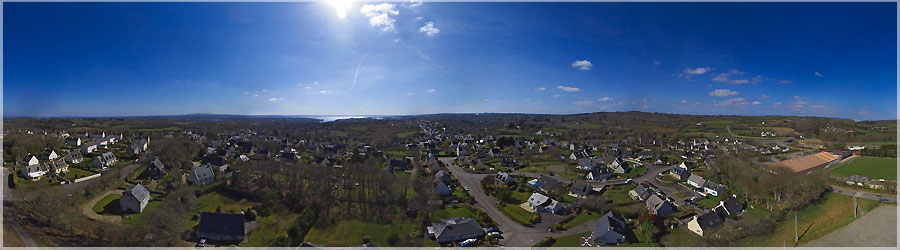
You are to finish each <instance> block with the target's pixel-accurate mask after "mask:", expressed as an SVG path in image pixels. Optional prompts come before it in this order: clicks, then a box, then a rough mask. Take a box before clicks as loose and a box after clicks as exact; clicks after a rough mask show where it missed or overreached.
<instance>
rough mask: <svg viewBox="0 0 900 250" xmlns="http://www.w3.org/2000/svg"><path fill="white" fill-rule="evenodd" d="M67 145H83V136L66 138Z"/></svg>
mask: <svg viewBox="0 0 900 250" xmlns="http://www.w3.org/2000/svg"><path fill="white" fill-rule="evenodd" d="M66 145H69V146H73V147H79V146H81V138H78V137H72V138H66Z"/></svg>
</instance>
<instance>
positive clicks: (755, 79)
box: [751, 75, 763, 83]
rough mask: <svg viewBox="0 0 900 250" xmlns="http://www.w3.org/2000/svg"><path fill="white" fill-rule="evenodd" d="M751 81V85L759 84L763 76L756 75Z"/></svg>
mask: <svg viewBox="0 0 900 250" xmlns="http://www.w3.org/2000/svg"><path fill="white" fill-rule="evenodd" d="M751 79H752V81H753V83H759V82H762V80H763V76H762V75H756V76H754V77H753V78H751Z"/></svg>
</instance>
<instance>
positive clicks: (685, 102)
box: [679, 100, 688, 104]
mask: <svg viewBox="0 0 900 250" xmlns="http://www.w3.org/2000/svg"><path fill="white" fill-rule="evenodd" d="M679 102H680V103H681V104H687V103H688V100H681V101H679Z"/></svg>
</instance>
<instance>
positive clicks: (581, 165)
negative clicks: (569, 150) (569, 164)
mask: <svg viewBox="0 0 900 250" xmlns="http://www.w3.org/2000/svg"><path fill="white" fill-rule="evenodd" d="M601 164H603V161H602V160H600V159H597V158H581V159H579V160H578V166H576V167H575V168H577V169H584V170H594V169H596V168H597V167H599V165H601Z"/></svg>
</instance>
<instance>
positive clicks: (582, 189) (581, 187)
mask: <svg viewBox="0 0 900 250" xmlns="http://www.w3.org/2000/svg"><path fill="white" fill-rule="evenodd" d="M591 191H594V188H593V187H591V185H590V184H587V183H584V182H575V183H573V184H572V188H571V189H570V190H569V192H571V193H573V194H577V195H582V196H584V195H588V194H589V193H591Z"/></svg>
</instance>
